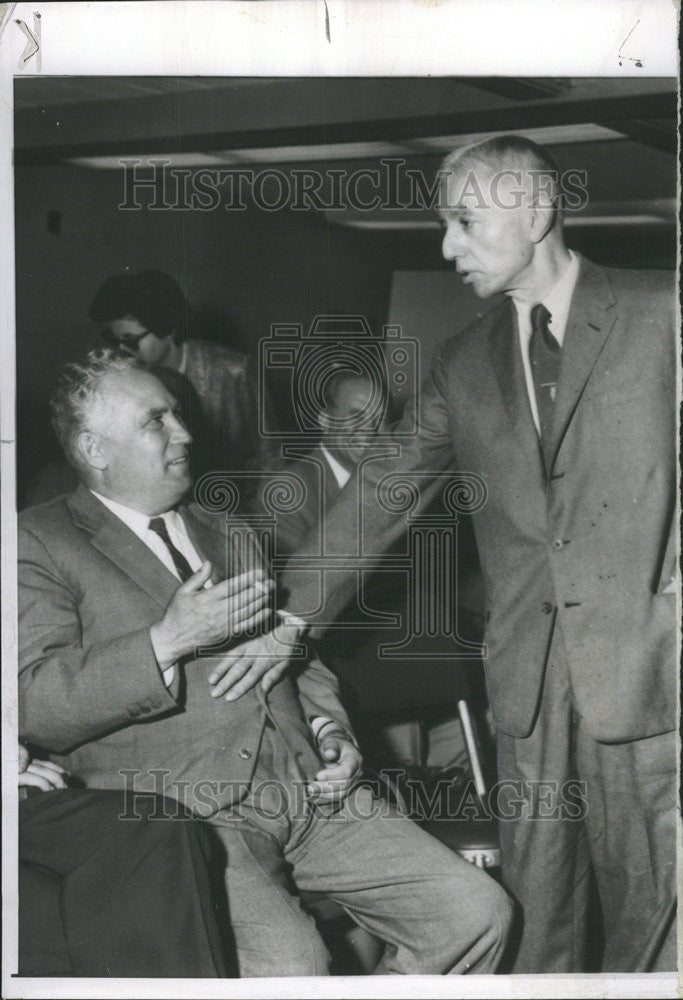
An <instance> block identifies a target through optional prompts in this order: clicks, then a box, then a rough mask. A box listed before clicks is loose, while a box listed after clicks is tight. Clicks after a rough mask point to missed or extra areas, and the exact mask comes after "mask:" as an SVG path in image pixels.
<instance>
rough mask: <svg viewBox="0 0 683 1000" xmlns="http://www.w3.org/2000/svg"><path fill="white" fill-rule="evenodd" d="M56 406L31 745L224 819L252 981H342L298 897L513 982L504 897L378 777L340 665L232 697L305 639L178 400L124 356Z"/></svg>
mask: <svg viewBox="0 0 683 1000" xmlns="http://www.w3.org/2000/svg"><path fill="white" fill-rule="evenodd" d="M52 414H53V423H54V426H55V430H56V432H57V435H58V437H59V439H60V441H61V443H62V445H63V447H64V449H65V452H66V454H67V455H68V457H69V459H70V461H72V462H73V464H74V465H75V467H76V470H77V472H78V475H79V478H80V485H79V487H78V489H77V490H76V492H75V493H74V494H73V496H71V497H66V498H64V497H61V498H58V499H56V500H54V501H53V502H51V503H48V504H43V505H41V506H37V507H33V508H31V509H30V510H27V511H24V512H23V513H22V514H21V516H20V519H19V609H20V614H19V637H20V638H19V646H20V651H19V671H20V673H19V715H20V733H21V737H22V739H24V740H27V741H29V742H31V741H33V742H39V743H40V744H41V745H42V746H43V747H45V748H46V749H48V750H49V751H51V752H52V753H53V754H56V755H57V756H58V762H59V763H61V764H62V766H64V767H66V768H67V769H68V770H69V771H70V773H71V774H72V776H73V777H74V778H76V779H79V780H80V781H81V782H82V784H84V785H85V786H86V787H87V788H121V787H123V788H126V789H128V790H129V791H133V792H137V791H143V792H149V791H153V792H159V791H160V790H162V791H163V792H164V794H166V795H169V796H172V797H174V798H176V799H178V800H179V801H180V802H182V803H183V804H184V805H186V806H187V807H188V808H190V809H191V810H192V811H193V812H195V813H197V814H198V815H200V816H202V817H204V818H205V819H207V821H208V822H210V823H211V824H212V826H213V828H214V830H215V831H216V834H217V835H218V837H219V838H220V840H221V842H222V845H223V847H224V848H225V858H226V865H225V884H226V889H227V898H228V903H229V907H230V928H231V930H232V933H233V935H234V940H235V947H236V952H237V961H238V965H239V973H240V975H241V976H283V975H325V974H326V973H327V972H328V968H329V966H328V962H329V956H328V954H327V952H326V949H325V948H324V946H323V944H322V940H321V938H320V937H319V935H318V933H317V930H316V928H315V926H314V924H313V921H312V918H311V917H309V916H308V915H307V914H305V913H304V912H303V910H302V909H301V907H300V904H299V899H298V895H297V889H298V890H302V891H311V892H321V893H324V894H326V895H328V896H330V897H331V898H333V899H335V900H336V901H338V902H339V903H341V905H342V906H343V907H344V908H345V909H346V910H347V911H348V912H349V913H350V914H352V915H353V917H354V918H355V919H356V921H357V922H358V923H359V924H361V925H362V926H363V927H365V928H366V929H367V930H368V931H369V932H370V933H372V934H374V935H375V936H377V937H379V938H380V939H381V940H382V941H384V942H385V944H386V949H385V954H384V957H383V959H382V960H381V962H380V966H379V968H378V970H377V971H378V972H384V973H437V974H438V973H445V972H454V973H459V972H468V971H471V972H475V971H477V972H491V971H493V969H494V968H495V966H496V964H497V962H498V960H499V958H500V955H501V952H502V949H503V946H504V944H505V941H506V937H507V928H508V923H509V919H510V910H509V902H508V899H507V897H506V896H505V893H504V892H503V891H502V890H501V889H500V888H499V887H498V886H497V885H496V884H495V882H493V880H492V879H490V878H489V877H488V876H487V875H486V874H485V873H483V872H480V871H478V870H476V869H474V868H473V867H472V866H470V865H468V864H467V863H466V862H464V861H462V860H461V859H460V858H458V857H456V856H455V855H453V854H452V853H451V852H450V851H449V850H448V849H447V848H445V847H443V845H441V844H439V843H437V842H436V841H435V840H434V839H433V838H432V837H430V836H429V835H428V834H426V833H424V832H423V831H421V830H419V829H418V828H417V827H416V826H415V825H414V824H413V823H412V822H411V821H410V820H408V819H407V818H406V817H405V816H401V815H399V814H397V812H396V811H395V810H393V809H391V808H390V807H389V806H388V805H387V804H386V803H383V802H382V801H380V800H376V799H374V798H373V796H372V793H371V792H370V789H369V788H367V787H366V786H363V785H360V784H359V783H358V781H357V778H358V774H359V771H360V767H361V757H360V753H359V751H358V748H357V746H356V742H355V739H354V737H353V734H352V733H351V731H350V726H349V721H348V718H347V716H346V713H345V711H344V709H343V708H342V706H341V704H340V702H339V699H338V695H337V692H338V686H337V684H336V681H335V679H334V676H333V675H332V674H331V673H330V671H328V670H327V669H326V668H325V667H324V666H323V665H322V664H321V663H320V662H319V661H318V660H316V659H315V658H313V657H310V656H307V655H301V657H300V658H299V660H298V664H297V665H298V667H299V669H298V671H297V676H296V678H295V677H293V676H289V675H287V676H284V677H282V679H281V680H280V683H278V684H275V685H274V686H273V684H272V683H271V682H270V681H268V682H265V681H264V683H262V684H261V686H259V687H258V688H252V689H251V690H250V691H249V692H248V693H247V694H245V696H244V697H243V698H240V699H237V700H235V699H234V698H232V697H231V696H230V697H229V698H228V699H226V700H224V699H223V698H221V697H220V696H219V687H218V685H217V684H216V676H215V675H216V671H217V670H218V668H219V667H220V664H221V660H222V655H221V653H222V650H223V649H225V648H226V647H227V646H229V647H230V648H234V647H235V645H236V643H240V642H242V645H240V646H238V647H237V652H236V653H235V654H234V655H236V656H237V657H239V656H240V653H239V650H240V649H243V647H244V645H245V643H244V642H243V641H242V640H243V639H244V637H245V634H249V630H253V629H257V628H258V626H259V625H264V627H266V628H268V629H269V631H268V632H267V633H266V634H265V635H261V636H260V637H259V638H258V639H252V640H251V643H248V644H246V645H248V646H250V648H253V647H254V644H257V643H261V647H265V648H267V649H268V650H270V651H271V652H272V651H273V650H276V651H277V653H278V657H279V659H280V660H281V661H282V663H283V666H285V665H286V663H287V660H288V658H289V656H290V653H291V651H292V646H293V645H294V644H296V643H297V642H298V641H299V640H300V639H301V635H300V630H299V626H298V625H297V624H296V623H294V622H287V621H284V622H281V623H280V624H278V625H276V626H275V627H273V623H272V621H271V620H270V619H271V618H272V609H271V607H270V600H269V588H268V585H267V581H265V578H264V573H263V570H262V569H261V567H259V566H253V565H249V562H250V561H249V559H248V553H249V551H250V549H251V548H253V546H254V545H255V544H256V543H255V541H254V536H253V535H252V533H251V532H250V530H249V529H248V527H247V526H246V525H240V524H234V525H228V526H226V523H225V519H224V518H223V517H220V516H216V515H214V514H211V513H208V512H206V511H203V510H202V509H201V508H199V507H198V506H196V505H194V504H187V503H183V500H184V498H185V497H186V494H187V493H188V491H189V489H190V486H191V478H190V474H189V445H190V443H191V440H192V439H191V437H190V435H189V433H188V431H187V429H186V428H185V426H184V425H183V423H182V422H181V421H180V419H179V416H178V407H177V402H176V400H175V399H174V398H173V397H172V396H171V395H170V393H169V392H168V390H167V389H166V388H165V387H164V386H163V385H162V384H161V382H159V381H158V380H157V379H156V378H154V377H153V376H152V375H151V374H150V373H149V372H146V371H143V370H141V369H140V368H137V367H136V366H135V364H134V363H133V362H132V361H131V360H130V359H125V358H117V357H116V356H113V355H112V354H111V352H105V354H104V355H100V356H97V355H95V356H92V355H91V356H90V357H89V358H88V360H87V361H86V362H85V364H74V365H69V366H67V367H66V369H65V370H64V371H63V372H62V373H61V378H60V380H59V383H58V386H57V389H56V391H55V393H54V395H53V398H52ZM230 528H234V531H233V533H230V531H229V529H230ZM233 543H234V544H233ZM252 634H253V631H252ZM299 645H300V647H301V653H302V654H305V653H306V650H305V647H302V646H301V643H299ZM202 654H204V655H202ZM207 654H210V655H207ZM159 786H161V788H160V787H159ZM141 877H144V868H141Z"/></svg>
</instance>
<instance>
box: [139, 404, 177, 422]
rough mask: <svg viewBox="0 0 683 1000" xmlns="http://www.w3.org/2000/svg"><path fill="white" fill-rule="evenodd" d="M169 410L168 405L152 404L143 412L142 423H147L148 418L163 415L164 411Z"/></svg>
mask: <svg viewBox="0 0 683 1000" xmlns="http://www.w3.org/2000/svg"><path fill="white" fill-rule="evenodd" d="M169 410H170V407H168V406H153V407H151V408H150V409H149V410H147V411H146V412H145V413H144V414H143V417H142V420H143V423H147V421H148V420H155V419H156V418H157V417H163V415H164V413H168V412H169Z"/></svg>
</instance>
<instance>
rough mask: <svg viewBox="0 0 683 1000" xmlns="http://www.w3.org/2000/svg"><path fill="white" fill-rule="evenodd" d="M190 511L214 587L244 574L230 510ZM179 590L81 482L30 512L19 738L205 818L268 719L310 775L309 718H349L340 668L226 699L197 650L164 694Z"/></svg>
mask: <svg viewBox="0 0 683 1000" xmlns="http://www.w3.org/2000/svg"><path fill="white" fill-rule="evenodd" d="M181 513H182V515H183V519H184V521H185V524H186V526H187V530H188V533H189V534H190V536H191V538H192V540H193V543H194V544H195V546H196V548H197V551H198V552H199V553H200V555H202V556H203V557H204V558H207V559H210V560H211V563H212V565H213V567H214V577H213V579H214V582H217V581H218V580H220V579H223V578H225V577H229V576H234V575H236V574H237V573H240V572H242V571H243V566H242V565H240V564H239V555H238V553H239V549H240V546H239V545H238V546H230V547H229V546H228V544H227V534H226V522H225V519H224V518H223V517H221V516H218V515H211V514H207V513H206V512H204V511H202V510H200V509H199V508H197V507H196V506H194V505H192V506H189V507H185V508H181ZM241 530H243V532H246V533H248V531H249V529H248V527H247V526H246V525H242V527H241ZM229 548H230V551H231V552H232V553H233V556H232V557H231V558H229V557H228V556H227V553H228V549H229ZM178 586H179V582H178V580H177V579H176V578H175V577H174V576H173V574H172V573H170V572H169V571H168V570H167V569H166V567H165V566H164V565H163V564H162V563H161V561H160V560H159V559H157V558H156V556H155V555H154V554H153V553H152V552H151V551H150V550H149V549H148V548H147V546H146V545H145V544H144V543H143V542H142V541H141V540H140V539H139V538H138V537H137V536H136V535H135V534H134V533H133V532H132V531H130V529H129V528H128V527H127V526H126V525H125V524H124V523H123V522H122V521H121V520H120V519H119V518H117V517H116V516H115V515H114V514H112V513H111V512H110V511H109V510H108V509H107V508H106V507H105V506H104V505H103V504H102V503H100V501H99V500H97V498H96V497H94V496H93V495H92V493H90V491H89V490H87V489H86V488H85V487H83V486H80V487H79V488H78V490H77V491H76V492H75V493H74V494H73V496H71V497H69V498H59V499H57V500H55V501H52V502H51V503H48V504H44V505H42V506H39V507H33V508H31V509H29V510H27V511H24V512H23V513H22V514H21V515H20V517H19V637H20V638H19V646H20V654H19V719H20V722H19V731H20V734H21V738H22V739H23V740H26V741H31V742H35V743H37V744H39V745H40V746H41V747H44V748H46V749H48V750H49V751H51V752H52V753H53V755H54V756H55V759H57V760H58V761H59V763H61V764H62V765H63V766H64V767H65V768H67V769H68V770H69V771H70V772H71V773H72V775H73V776H74V777H77V778H78V779H80V780H82V781H83V782H84V783H85V785H86V786H88V787H94V788H117V787H122V788H129V789H130V788H136V789H141V790H147V791H157V792H161V791H163V792H164V793H165V794H167V795H170V796H173V797H176V798H179V799H181V801H183V802H184V803H185V804H186V805H187V806H188V807H190V808H192V809H194V810H195V811H196V812H197V813H199V814H200V815H203V816H208V815H211V814H212V813H214V812H216V810H217V809H220V808H223V807H225V806H228V805H230V804H231V803H234V802H235V801H238V800H239V799H240V798H242V797H243V796H244V795H245V794H246V791H247V788H248V783H249V780H250V778H251V775H252V772H253V769H254V766H255V763H256V760H257V757H258V751H259V743H260V738H261V733H262V730H263V727H264V725H265V722H266V718H267V717H270V719H271V721H272V722H274V724H275V725H276V726H277V727H278V728H279V729H280V731H281V732H282V734H283V736H284V738H285V740H286V741H287V743H288V745H289V746H290V749H291V750H292V752H293V753H294V754H295V755H296V757H297V759H298V761H299V764H300V766H301V768H302V771H303V772H304V774H305V776H306V777H307V778H310V777H313V775H314V774H315V772H316V771H317V770H319V768H320V766H321V765H320V760H319V758H318V756H317V754H316V752H315V749H314V744H313V741H312V735H311V731H310V727H309V725H308V721H307V720H308V719H310V718H311V717H312V716H315V715H325V716H328V717H330V718H333V719H336V720H338V721H339V722H340V723H341V724H342V725H344V726H346V727H348V726H349V723H348V719H347V716H346V714H345V712H344V710H343V709H342V707H341V705H340V703H339V700H338V697H337V691H338V688H337V682H336V680H335V678H334V675H333V674H331V673H330V672H329V671H328V670H327V669H326V668H325V667H324V666H323V665H322V664H321V663H319V662H318V661H317V660H306V659H302V660H299V661H298V664H300V666H298V665H297V661H295V662H294V665H293V669H292V670H290V672H289V674H288V676H287V677H285V678H284V679H283V680H282V682H280V683H279V684H277V685H276V686H275V688H274V689H273V690H272V691H271V692H269V694H268V695H267V696H265V695H264V694H263V692H262V691H261V689H260V688H259V687H257V688H256V689H252V690H251V691H249V692H248V693H246V694H245V695H243V696H242V697H241V698H239V699H238V700H237V701H236V702H232V703H228V702H226V701H225V700H224V699H223V698H218V699H214V698H212V697H211V695H210V686H209V683H208V676H209V674H210V673H211V670H212V667H213V666H214V664H215V659H214V658H213V657H212V656H199V657H198V658H192V657H190V658H188V659H187V660H185V661H183V662H182V664H180V665H179V666H178V668H177V671H178V674H179V676H177V678H176V681H175V682H174V683H173V685H172V686H171V688H170V689H167V688H166V687H165V685H164V683H163V679H162V675H161V672H160V670H159V667H158V665H157V662H156V659H155V656H154V651H153V649H152V644H151V640H150V634H149V629H150V626H151V625H152V624H153V623H154V622H156V621H159V620H160V619H161V618H162V616H163V614H164V610H165V608H166V606H167V604H168V602H169V600H170V599H171V597H172V596H173V594H174V592H175V590H176V589H177V588H178ZM174 782H178V783H179V784H178V785H176V786H174V784H173V783H174Z"/></svg>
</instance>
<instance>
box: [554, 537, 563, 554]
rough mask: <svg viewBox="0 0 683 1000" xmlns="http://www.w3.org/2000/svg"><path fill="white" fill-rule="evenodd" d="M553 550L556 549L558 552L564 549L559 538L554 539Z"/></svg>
mask: <svg viewBox="0 0 683 1000" xmlns="http://www.w3.org/2000/svg"><path fill="white" fill-rule="evenodd" d="M553 548H554V549H557V550H558V551H559V550H560V549H563V548H564V542H563V541H562V539H561V538H556V539H555V541H554V542H553Z"/></svg>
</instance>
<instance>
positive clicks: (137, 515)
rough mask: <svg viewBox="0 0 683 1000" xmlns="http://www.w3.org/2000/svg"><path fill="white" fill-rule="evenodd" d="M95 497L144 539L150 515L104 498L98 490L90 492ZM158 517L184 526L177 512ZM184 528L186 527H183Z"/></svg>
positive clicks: (169, 512) (171, 511) (167, 512)
mask: <svg viewBox="0 0 683 1000" xmlns="http://www.w3.org/2000/svg"><path fill="white" fill-rule="evenodd" d="M90 492H91V493H92V494H93V496H96V497H97V499H98V500H99V501H100V502H101V503H103V504H104V506H105V507H108V508H109V510H110V511H111V512H112V514H115V515H116V517H118V518H119V519H120V520H121V521H123V523H124V524H126V525H128V527H129V528H130V529H131V531H134V532H135V534H136V535H137V536H138V537H139V538H142V536H143V535H144V534H145V532H146V531H147V529H148V528H149V522H150V520H151V519H150V516H149V514H143V513H142V512H141V511H139V510H135V509H134V508H133V507H126V505H125V504H122V503H119V502H118V501H117V500H111V499H110V498H109V497H103V496H102V494H101V493H98V492H97V491H96V490H90ZM157 516H158V517H163V518H164V520H165V521H166V522H169V521H170V522H171V523H172V524H173V525H174V526H176V525H177V524H178V523H180V524H181V525H183V521H182V518H181V517H179V515H178V514H177V512H176V511H174V510H169V511H166V512H165V513H164V514H159V515H157ZM183 527H184V525H183Z"/></svg>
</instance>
